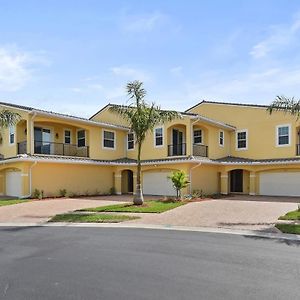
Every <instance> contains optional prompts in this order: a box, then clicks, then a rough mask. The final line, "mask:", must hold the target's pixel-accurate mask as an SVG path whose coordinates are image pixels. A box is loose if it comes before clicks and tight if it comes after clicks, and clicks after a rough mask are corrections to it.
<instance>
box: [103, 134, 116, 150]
mask: <svg viewBox="0 0 300 300" xmlns="http://www.w3.org/2000/svg"><path fill="white" fill-rule="evenodd" d="M105 131H106V132H112V133H113V134H114V139H113V142H114V147H113V148H111V147H105V146H104V132H105ZM116 144H117V134H116V131H115V130H110V129H102V149H105V150H116Z"/></svg>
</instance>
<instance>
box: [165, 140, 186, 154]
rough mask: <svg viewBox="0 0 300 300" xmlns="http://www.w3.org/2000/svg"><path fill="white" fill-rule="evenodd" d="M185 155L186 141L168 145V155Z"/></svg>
mask: <svg viewBox="0 0 300 300" xmlns="http://www.w3.org/2000/svg"><path fill="white" fill-rule="evenodd" d="M181 155H186V143H183V144H177V145H168V156H181Z"/></svg>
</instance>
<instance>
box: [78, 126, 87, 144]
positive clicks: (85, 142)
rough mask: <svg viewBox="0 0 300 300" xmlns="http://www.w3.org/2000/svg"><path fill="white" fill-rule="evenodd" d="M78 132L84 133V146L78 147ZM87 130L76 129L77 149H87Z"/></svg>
mask: <svg viewBox="0 0 300 300" xmlns="http://www.w3.org/2000/svg"><path fill="white" fill-rule="evenodd" d="M78 131H84V146H78ZM86 132H87V131H86V129H83V128H77V129H76V146H77V147H87V145H86V144H87V143H86Z"/></svg>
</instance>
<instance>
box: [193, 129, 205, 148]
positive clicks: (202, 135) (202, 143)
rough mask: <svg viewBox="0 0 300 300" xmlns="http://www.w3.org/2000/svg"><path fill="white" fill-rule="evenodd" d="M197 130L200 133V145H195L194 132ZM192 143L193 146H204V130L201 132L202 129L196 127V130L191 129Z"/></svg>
mask: <svg viewBox="0 0 300 300" xmlns="http://www.w3.org/2000/svg"><path fill="white" fill-rule="evenodd" d="M197 130H198V131H199V130H200V131H201V143H195V135H194V132H195V131H197ZM192 141H193V145H204V130H203V129H202V128H199V127H198V128H197V127H196V128H195V127H194V128H193V139H192Z"/></svg>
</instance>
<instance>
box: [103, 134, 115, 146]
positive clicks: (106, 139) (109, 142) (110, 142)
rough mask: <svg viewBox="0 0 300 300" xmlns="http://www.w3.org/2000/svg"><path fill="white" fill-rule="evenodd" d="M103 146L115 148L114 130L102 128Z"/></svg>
mask: <svg viewBox="0 0 300 300" xmlns="http://www.w3.org/2000/svg"><path fill="white" fill-rule="evenodd" d="M103 148H108V149H115V132H114V131H107V130H103Z"/></svg>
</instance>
